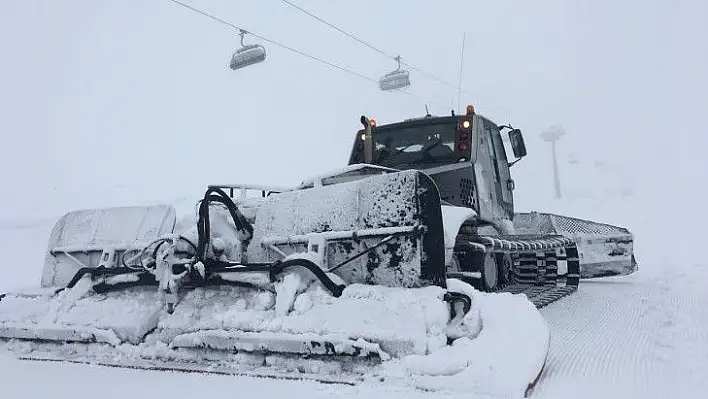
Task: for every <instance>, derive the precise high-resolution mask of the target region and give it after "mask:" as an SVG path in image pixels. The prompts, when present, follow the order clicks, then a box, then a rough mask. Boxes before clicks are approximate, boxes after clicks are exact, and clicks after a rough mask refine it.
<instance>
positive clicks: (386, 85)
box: [379, 56, 411, 91]
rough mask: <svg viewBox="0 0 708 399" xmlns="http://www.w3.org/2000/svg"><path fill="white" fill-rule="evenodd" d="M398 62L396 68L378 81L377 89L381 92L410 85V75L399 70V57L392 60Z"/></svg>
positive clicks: (403, 70)
mask: <svg viewBox="0 0 708 399" xmlns="http://www.w3.org/2000/svg"><path fill="white" fill-rule="evenodd" d="M394 59H395V60H396V61H397V62H398V68H397V69H396V70H395V71H392V72H389V73H387V74H386V75H384V76H383V77H382V78H381V79H380V80H379V88H381V90H383V91H393V90H398V89H402V88H404V87H408V86H410V85H411V79H410V73H409V72H408V71H407V70H405V69H401V56H397V57H396V58H394Z"/></svg>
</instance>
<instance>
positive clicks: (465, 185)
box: [460, 179, 477, 209]
mask: <svg viewBox="0 0 708 399" xmlns="http://www.w3.org/2000/svg"><path fill="white" fill-rule="evenodd" d="M460 192H461V197H462V204H463V205H464V206H466V207H468V208H472V209H477V195H476V193H475V187H474V181H472V179H461V180H460Z"/></svg>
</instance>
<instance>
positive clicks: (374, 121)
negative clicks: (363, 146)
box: [369, 119, 376, 127]
mask: <svg viewBox="0 0 708 399" xmlns="http://www.w3.org/2000/svg"><path fill="white" fill-rule="evenodd" d="M369 122H371V127H375V126H376V119H369Z"/></svg>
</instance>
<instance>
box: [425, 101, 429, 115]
mask: <svg viewBox="0 0 708 399" xmlns="http://www.w3.org/2000/svg"><path fill="white" fill-rule="evenodd" d="M425 116H430V111H428V104H425Z"/></svg>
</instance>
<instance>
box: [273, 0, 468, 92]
mask: <svg viewBox="0 0 708 399" xmlns="http://www.w3.org/2000/svg"><path fill="white" fill-rule="evenodd" d="M281 1H282V2H283V3H285V4H288V5H290V6H292V7H294V8H296V9H298V10H299V11H301V12H303V13H305V14H307V15H309V16H310V17H312V18H314V19H316V20H318V21H320V22H322V23H323V24H325V25H327V26H329V27H331V28H333V29H335V30H337V31H339V32H341V33H342V34H344V35H346V36H348V37H350V38H352V39H354V40H356V41H357V42H359V43H361V44H363V45H365V46H367V47H369V48H371V49H372V50H374V51H376V52H378V53H380V54H382V55H384V56H386V57H388V58H391V59H393V60H396V57H394V56H391V55H389V54H388V53H386V52H385V51H383V50H381V49H379V48H378V47H375V46H374V45H372V44H370V43H368V42H366V41H364V40H361V39H359V38H357V37H356V36H354V35H353V34H352V33H349V32H346V31H345V30H343V29H341V28H339V27H337V26H336V25H334V24H332V23H330V22H327V21H325V20H324V19H322V18H320V17H318V16H316V15H314V14H313V13H311V12H310V11H307V10H306V9H304V8H302V7H300V6H298V5H296V4H294V3H293V2H291V1H289V0H281ZM400 63H401V65H405V66H407V67H409V68H411V69H413V70H416V71H418V72H420V73H421V74H422V75H425V76H427V77H429V78H431V79H433V80H436V81H438V82H440V83H442V84H445V85H448V86H450V87H452V88H453V89H457V86H456V85H454V84H452V83H450V82H448V81H445V80H443V79H441V78H438V77H437V76H435V75H433V74H431V73H429V72H426V71H424V70H422V69H420V68H418V67H417V66H415V65H412V64H409V63H407V62H405V61H400ZM463 91H464V92H466V93H469V92H467V91H466V90H463Z"/></svg>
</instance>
